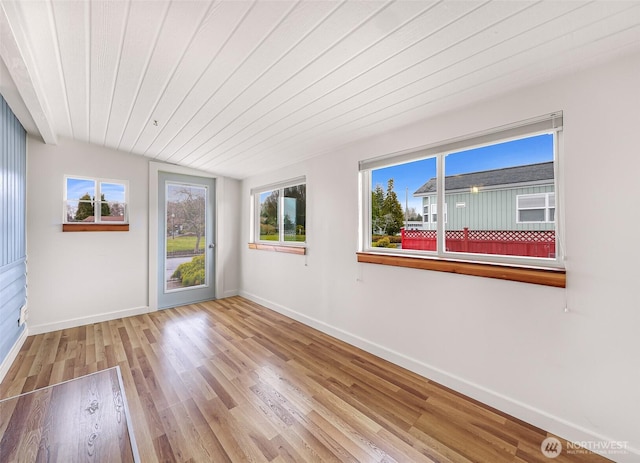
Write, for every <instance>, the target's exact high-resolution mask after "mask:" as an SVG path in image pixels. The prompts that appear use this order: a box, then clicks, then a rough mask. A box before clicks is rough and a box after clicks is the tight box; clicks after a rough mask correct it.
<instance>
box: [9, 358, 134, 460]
mask: <svg viewBox="0 0 640 463" xmlns="http://www.w3.org/2000/svg"><path fill="white" fill-rule="evenodd" d="M122 392H123V391H122V388H121V386H120V381H119V379H118V373H117V369H116V368H110V369H107V370H102V371H100V372H98V373H94V374H91V375H88V376H83V377H81V378H78V379H74V380H71V381H67V382H63V383H61V384H56V385H54V386H50V387H44V388H42V389H36V390H35V391H32V392H26V393H24V394H21V395H19V396H17V397H11V398H7V399H4V400H0V461H3V462H23V463H31V462H36V461H37V462H41V461H42V462H49V461H51V462H56V461H65V462H72V461H94V462H101V463H117V462H123V463H124V462H127V463H133V462H134V461H135V457H134V453H135V451H134V447H133V446H132V442H131V440H130V438H129V437H130V434H129V429H128V427H127V412H126V406H125V400H124V399H123V395H122Z"/></svg>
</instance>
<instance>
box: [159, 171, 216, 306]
mask: <svg viewBox="0 0 640 463" xmlns="http://www.w3.org/2000/svg"><path fill="white" fill-rule="evenodd" d="M159 172H167V173H170V174H182V175H191V176H194V177H204V178H211V179H214V180H215V182H214V191H213V193H214V216H213V220H214V226H213V228H214V230H213V232H214V234H213V236H215V237H219V236H220V235H219V231H220V224H219V220H218V217H219V212H218V211H219V205H220V204H219V203H220V196H221V195H220V193H221V190H222V189H221V187H220V183H221V180H222V178H221V177H219V176H217V175H214V174H212V173H210V172H203V171H200V170H197V169H191V168H189V167H182V166H176V165H173V164H165V163H163V162H155V161H150V162H149V269H148V277H149V311H150V312H154V311H156V310H158V268H159V266H160V265H161V264H163V262H159V259H158V211H159V207H160V206H161V205H160V201H159V195H158V173H159ZM218 249H219V246H217V245H216V246H215V247H214V248H213V259H214V262H215V266H214V275H213V284H214V285H215V288H216V293H218V292H219V291H220V289H221V288H222V287H223V286H222V283H223V282H222V272H221V269H220V265H219V260H218Z"/></svg>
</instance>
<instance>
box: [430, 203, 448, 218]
mask: <svg viewBox="0 0 640 463" xmlns="http://www.w3.org/2000/svg"><path fill="white" fill-rule="evenodd" d="M431 222H433V223H437V222H438V205H437V204H432V205H431ZM444 223H447V203H445V204H444Z"/></svg>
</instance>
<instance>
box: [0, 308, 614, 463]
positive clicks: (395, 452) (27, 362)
mask: <svg viewBox="0 0 640 463" xmlns="http://www.w3.org/2000/svg"><path fill="white" fill-rule="evenodd" d="M115 365H119V366H120V368H121V370H122V375H123V380H124V385H125V390H126V396H127V399H128V402H129V408H130V410H131V414H132V423H133V432H134V434H135V439H136V441H137V443H138V449H139V452H140V456H141V458H142V461H143V462H145V463H146V462H154V461H163V462H164V461H180V462H187V461H189V462H216V463H217V462H225V461H227V462H239V461H253V462H306V461H316V462H329V461H350V462H355V461H358V462H392V461H397V462H465V463H468V462H491V463H500V462H540V463H549V461H554V462H565V463H566V462H576V463H577V462H604V461H608V460H606V459H604V458H602V457H600V456H597V455H593V454H589V455H586V454H579V455H575V454H574V455H568V454H566V452H564V451H563V452H562V453H561V455H560V456H559V457H558V458H556V459H554V460H549V459H548V458H546V457H544V456H543V454H542V453H541V451H540V445H541V443H542V441H543V440H544V439H545V437H547V436H548V434H547V433H546V432H545V431H543V430H541V429H538V428H536V427H534V426H531V425H529V424H526V423H524V422H522V421H519V420H517V419H515V418H513V417H510V416H508V415H506V414H504V413H501V412H499V411H497V410H495V409H492V408H490V407H487V406H484V405H482V404H480V403H478V402H476V401H473V400H471V399H469V398H466V397H464V396H462V395H460V394H458V393H456V392H453V391H451V390H449V389H447V388H445V387H443V386H440V385H438V384H436V383H434V382H431V381H429V380H427V379H425V378H423V377H420V376H418V375H416V374H414V373H411V372H409V371H407V370H404V369H402V368H400V367H398V366H395V365H393V364H391V363H389V362H386V361H384V360H381V359H379V358H377V357H374V356H372V355H370V354H367V353H365V352H363V351H361V350H359V349H356V348H354V347H352V346H349V345H348V344H345V343H343V342H340V341H338V340H336V339H334V338H332V337H330V336H327V335H325V334H322V333H320V332H318V331H316V330H313V329H311V328H309V327H306V326H304V325H302V324H300V323H298V322H296V321H293V320H291V319H289V318H286V317H284V316H281V315H279V314H277V313H274V312H272V311H270V310H268V309H266V308H264V307H261V306H259V305H257V304H254V303H252V302H250V301H247V300H246V299H243V298H240V297H232V298H228V299H221V300H218V301H212V302H206V303H202V304H195V305H190V306H185V307H180V308H177V309H169V310H164V311H160V312H155V313H151V314H146V315H140V316H136V317H129V318H124V319H118V320H113V321H109V322H104V323H96V324H93V325H87V326H83V327H79V328H72V329H68V330H62V331H56V332H52V333H47V334H42V335H37V336H30V337H29V338H28V339H27V341H26V343H25V345H24V346H23V348H22V350H21V351H20V354H19V356H18V358H17V359H16V361H15V363H14V365H13V366H12V368H11V370H10V371H9V373H8V374H7V377H6V378H5V381H4V382H3V383H2V384H1V385H0V399H1V398H6V397H10V396H13V395H16V394H20V393H22V392H27V391H31V390H34V389H37V388H41V387H44V386H47V385H50V384H54V383H57V382H60V381H64V380H68V379H71V378H74V377H78V376H82V375H86V374H87V373H91V372H95V371H98V370H103V369H106V368H109V367H112V366H115ZM69 432H73V431H72V430H70V431H69ZM562 442H563V445H565V447H566V442H565V441H562Z"/></svg>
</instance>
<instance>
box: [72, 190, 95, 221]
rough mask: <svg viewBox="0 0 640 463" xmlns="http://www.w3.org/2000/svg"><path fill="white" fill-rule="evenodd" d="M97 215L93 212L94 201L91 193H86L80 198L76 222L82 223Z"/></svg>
mask: <svg viewBox="0 0 640 463" xmlns="http://www.w3.org/2000/svg"><path fill="white" fill-rule="evenodd" d="M93 215H95V214H94V212H93V199H92V198H91V195H90V194H89V193H85V194H84V195H82V196H81V197H80V202H79V203H78V209H77V210H76V216H75V220H76V221H78V222H82V221H83V220H84V219H86V218H87V217H91V216H93Z"/></svg>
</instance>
